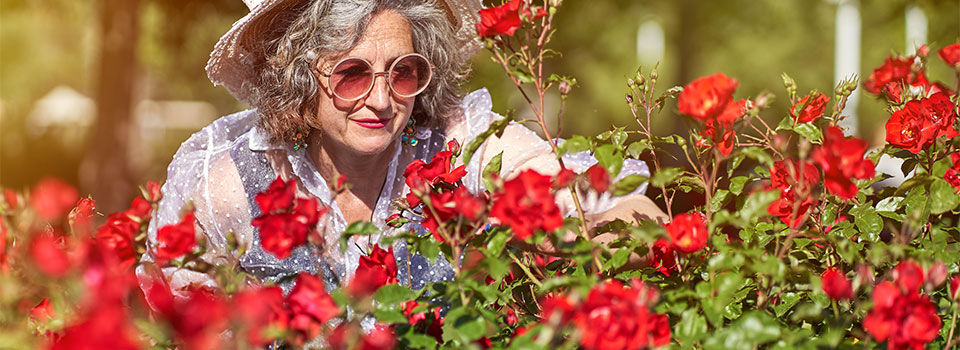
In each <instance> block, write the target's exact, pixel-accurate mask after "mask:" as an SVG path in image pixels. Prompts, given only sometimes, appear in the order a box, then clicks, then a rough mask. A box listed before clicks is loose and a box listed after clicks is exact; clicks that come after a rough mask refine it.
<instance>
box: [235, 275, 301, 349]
mask: <svg viewBox="0 0 960 350" xmlns="http://www.w3.org/2000/svg"><path fill="white" fill-rule="evenodd" d="M230 305H231V309H232V310H233V311H232V313H233V315H235V317H236V318H237V320H239V322H240V324H241V327H243V329H245V330H246V334H247V341H248V342H250V344H253V345H257V346H266V345H267V344H270V342H272V341H273V340H275V339H273V338H271V336H270V335H271V334H274V335H276V334H278V333H279V332H282V331H284V330H286V329H287V328H288V326H289V325H288V323H289V321H290V314H289V312H287V311H286V310H285V309H284V308H283V291H282V290H281V289H280V287H277V286H271V287H258V288H247V289H244V290H241V291H240V292H239V293H237V294H236V295H235V296H234V297H233V299H232V300H231V303H230Z"/></svg>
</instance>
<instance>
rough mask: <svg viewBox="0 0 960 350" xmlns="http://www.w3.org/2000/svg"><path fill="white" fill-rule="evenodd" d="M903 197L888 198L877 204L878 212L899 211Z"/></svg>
mask: <svg viewBox="0 0 960 350" xmlns="http://www.w3.org/2000/svg"><path fill="white" fill-rule="evenodd" d="M901 202H903V197H887V198H884V199H883V200H881V201H880V203H877V211H897V209H900V203H901Z"/></svg>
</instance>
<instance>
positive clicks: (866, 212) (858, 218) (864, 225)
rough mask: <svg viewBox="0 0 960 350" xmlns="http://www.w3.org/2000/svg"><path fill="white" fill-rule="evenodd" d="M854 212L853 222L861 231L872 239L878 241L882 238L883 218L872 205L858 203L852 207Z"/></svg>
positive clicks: (851, 210)
mask: <svg viewBox="0 0 960 350" xmlns="http://www.w3.org/2000/svg"><path fill="white" fill-rule="evenodd" d="M850 214H853V224H854V225H856V226H857V229H858V230H860V232H861V233H863V234H865V235H866V238H867V239H868V240H870V241H877V240H878V239H879V238H880V236H879V235H880V230H881V229H883V218H881V217H880V215H879V214H877V212H876V211H875V210H873V207H872V206H870V205H858V206H856V207H854V208H853V209H850Z"/></svg>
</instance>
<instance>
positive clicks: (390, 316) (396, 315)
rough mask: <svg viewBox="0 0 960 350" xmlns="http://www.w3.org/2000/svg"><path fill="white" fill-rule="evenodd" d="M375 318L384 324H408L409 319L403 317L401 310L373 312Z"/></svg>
mask: <svg viewBox="0 0 960 350" xmlns="http://www.w3.org/2000/svg"><path fill="white" fill-rule="evenodd" d="M373 317H375V318H376V319H377V321H380V322H384V323H405V322H407V317H406V316H404V315H403V313H402V312H400V311H399V310H394V309H377V310H375V311H374V312H373Z"/></svg>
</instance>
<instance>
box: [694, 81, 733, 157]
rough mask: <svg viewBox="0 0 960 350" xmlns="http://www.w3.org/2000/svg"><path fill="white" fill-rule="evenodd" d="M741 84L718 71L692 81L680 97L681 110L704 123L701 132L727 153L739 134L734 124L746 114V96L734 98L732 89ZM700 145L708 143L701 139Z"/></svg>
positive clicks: (703, 145) (722, 152)
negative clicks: (736, 132)
mask: <svg viewBox="0 0 960 350" xmlns="http://www.w3.org/2000/svg"><path fill="white" fill-rule="evenodd" d="M739 85H740V83H738V82H737V81H736V80H734V79H732V78H730V77H727V76H726V75H723V73H717V74H714V75H710V76H706V77H701V78H698V79H696V80H694V81H692V82H690V84H687V86H684V87H683V92H681V93H680V96H678V97H677V108H678V109H679V110H680V113H683V114H686V115H688V116H691V117H693V118H694V119H696V120H697V121H699V122H701V123H703V124H704V129H703V130H701V131H700V135H701V136H703V137H704V138H705V139H709V140H710V141H711V142H712V143H713V145H714V146H715V147H717V150H719V151H720V153H721V154H723V155H724V156H726V155H729V154H730V152H733V145H734V143H735V140H734V139H735V137H736V135H735V134H734V130H733V125H734V123H735V122H736V121H737V120H738V119H740V117H742V116H743V113H744V108H745V107H746V106H747V101H746V100H744V99H740V100H736V101H734V99H733V92H734V91H736V90H737V86H739ZM705 139H702V140H705ZM701 142H702V141H701ZM698 146H701V147H706V146H708V145H706V144H705V143H698Z"/></svg>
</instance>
